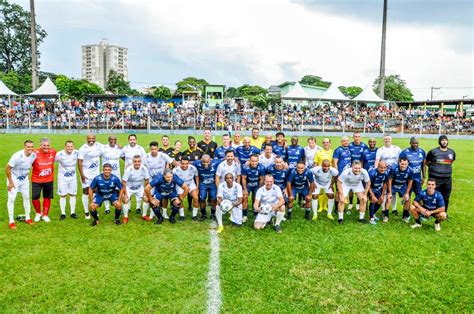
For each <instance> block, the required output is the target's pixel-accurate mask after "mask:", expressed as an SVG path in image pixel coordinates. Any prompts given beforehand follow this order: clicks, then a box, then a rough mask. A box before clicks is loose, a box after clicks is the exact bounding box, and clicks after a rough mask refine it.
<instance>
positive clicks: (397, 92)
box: [372, 74, 413, 101]
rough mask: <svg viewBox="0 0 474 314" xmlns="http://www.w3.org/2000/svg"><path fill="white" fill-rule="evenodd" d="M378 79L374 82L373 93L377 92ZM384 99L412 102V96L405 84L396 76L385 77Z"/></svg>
mask: <svg viewBox="0 0 474 314" xmlns="http://www.w3.org/2000/svg"><path fill="white" fill-rule="evenodd" d="M379 84H380V79H379V78H377V79H376V80H375V81H374V84H373V86H372V87H373V89H374V91H375V93H377V91H378V90H379ZM384 95H385V97H384V99H386V100H390V101H413V94H412V92H411V91H410V89H409V88H408V87H407V84H406V82H405V81H404V80H403V79H402V78H401V77H400V75H398V74H393V75H389V76H387V77H385V94H384Z"/></svg>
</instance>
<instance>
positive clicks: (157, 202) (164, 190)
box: [145, 169, 189, 225]
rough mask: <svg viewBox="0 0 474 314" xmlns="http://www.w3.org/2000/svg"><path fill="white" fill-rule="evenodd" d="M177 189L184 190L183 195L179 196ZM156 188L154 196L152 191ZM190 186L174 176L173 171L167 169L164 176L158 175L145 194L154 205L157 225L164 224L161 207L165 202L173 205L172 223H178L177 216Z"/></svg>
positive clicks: (147, 187) (170, 219) (170, 218)
mask: <svg viewBox="0 0 474 314" xmlns="http://www.w3.org/2000/svg"><path fill="white" fill-rule="evenodd" d="M177 187H180V188H181V189H182V190H183V193H181V194H179V195H178V192H177V191H176V190H177ZM153 188H155V193H154V195H151V189H153ZM188 192H189V188H188V186H187V185H186V184H185V183H184V182H183V180H181V179H180V178H179V177H178V176H177V175H175V174H173V171H172V170H171V169H165V171H164V172H163V175H161V174H159V175H157V176H156V177H155V178H154V179H153V180H151V182H150V183H149V184H148V185H147V186H146V188H145V194H146V196H147V198H148V199H149V201H150V204H151V205H152V207H151V208H152V209H153V212H154V213H155V216H156V218H157V220H156V222H155V223H156V224H157V225H159V224H161V223H162V222H163V215H162V214H161V205H162V201H163V200H168V201H169V202H170V203H171V215H170V216H169V221H170V223H172V224H174V223H176V219H175V217H176V215H177V214H178V212H179V209H180V208H181V203H182V200H183V198H184V197H185V196H186V195H187V194H188Z"/></svg>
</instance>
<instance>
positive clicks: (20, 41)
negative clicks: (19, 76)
mask: <svg viewBox="0 0 474 314" xmlns="http://www.w3.org/2000/svg"><path fill="white" fill-rule="evenodd" d="M30 21H31V19H30V13H29V12H28V11H26V10H24V9H23V8H22V7H21V6H20V5H18V4H13V3H9V2H8V1H7V0H0V71H1V72H4V73H8V72H11V71H19V72H22V73H26V72H29V71H31V36H30ZM46 35H47V34H46V31H45V30H43V29H42V28H41V26H40V25H39V24H36V42H37V45H38V47H39V45H40V44H41V43H42V42H43V40H44V38H45V37H46ZM37 53H38V59H39V55H40V53H39V50H38V51H37ZM38 67H39V62H38Z"/></svg>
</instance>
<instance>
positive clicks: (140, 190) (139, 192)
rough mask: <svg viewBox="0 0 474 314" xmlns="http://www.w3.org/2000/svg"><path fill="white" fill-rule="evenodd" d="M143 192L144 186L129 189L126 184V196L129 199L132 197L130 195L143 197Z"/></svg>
mask: <svg viewBox="0 0 474 314" xmlns="http://www.w3.org/2000/svg"><path fill="white" fill-rule="evenodd" d="M144 194H145V188H144V187H143V186H142V187H140V188H138V189H130V188H129V187H128V186H127V196H128V199H129V200H131V199H132V196H133V195H135V197H137V198H139V199H143V195H144Z"/></svg>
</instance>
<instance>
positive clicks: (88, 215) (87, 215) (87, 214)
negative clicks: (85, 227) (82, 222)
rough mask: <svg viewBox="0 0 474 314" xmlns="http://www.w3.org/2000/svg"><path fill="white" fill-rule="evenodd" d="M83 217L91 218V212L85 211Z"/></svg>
mask: <svg viewBox="0 0 474 314" xmlns="http://www.w3.org/2000/svg"><path fill="white" fill-rule="evenodd" d="M85 218H86V219H87V220H89V219H91V214H90V213H89V212H87V213H85Z"/></svg>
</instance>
